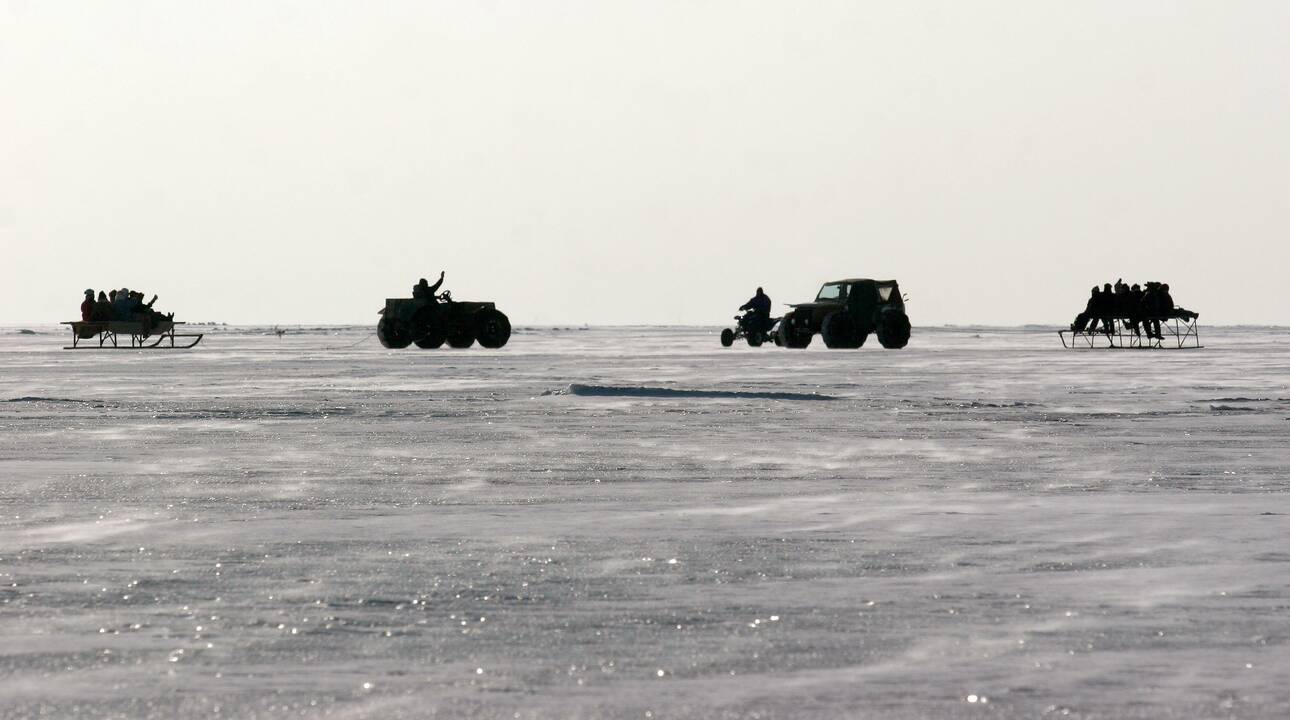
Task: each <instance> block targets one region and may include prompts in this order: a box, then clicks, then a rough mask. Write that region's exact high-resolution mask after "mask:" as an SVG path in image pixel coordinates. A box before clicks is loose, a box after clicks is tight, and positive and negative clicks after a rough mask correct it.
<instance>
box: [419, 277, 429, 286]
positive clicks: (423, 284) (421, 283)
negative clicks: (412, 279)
mask: <svg viewBox="0 0 1290 720" xmlns="http://www.w3.org/2000/svg"><path fill="white" fill-rule="evenodd" d="M417 284H418V285H421V286H428V285H429V284H430V283H428V282H426V279H425V278H421V281H420V282H418V283H417Z"/></svg>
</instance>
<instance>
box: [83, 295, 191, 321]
mask: <svg viewBox="0 0 1290 720" xmlns="http://www.w3.org/2000/svg"><path fill="white" fill-rule="evenodd" d="M155 302H157V296H156V295H153V296H152V299H151V300H149V301H148V302H144V301H143V293H141V292H138V291H135V290H131V289H129V288H121V289H120V290H111V291H109V292H103V291H102V290H100V291H99V294H98V297H97V298H95V296H94V291H93V290H86V291H85V301H84V302H82V303H81V320H83V321H85V322H109V321H118V322H137V323H142V324H143V327H144V329H145V330H147V329H149V328H152V327H155V326H156V325H157V323H160V322H163V321H169V320H173V319H174V313H170V314H166V313H161V312H157V311H156V310H153V309H152V305H153V303H155Z"/></svg>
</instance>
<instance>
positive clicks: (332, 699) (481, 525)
mask: <svg viewBox="0 0 1290 720" xmlns="http://www.w3.org/2000/svg"><path fill="white" fill-rule="evenodd" d="M34 329H35V330H36V334H34V335H31V334H20V333H19V332H18V329H17V328H11V329H7V330H2V331H0V717H4V718H27V717H33V716H36V715H38V714H40V713H45V714H47V715H49V716H52V717H95V718H98V717H129V718H139V717H156V718H175V717H216V716H219V717H235V718H254V717H286V716H290V717H345V718H356V717H371V718H399V717H430V716H438V717H445V718H458V717H486V718H494V717H499V718H502V717H504V718H512V717H521V718H527V717H540V718H579V717H584V718H601V717H607V718H618V717H622V718H646V717H653V718H689V717H727V718H743V717H748V718H753V717H758V718H790V717H791V718H798V717H820V718H834V717H860V718H977V717H981V718H987V717H988V718H1043V717H1055V718H1070V717H1080V718H1094V717H1096V718H1204V717H1224V718H1225V717H1233V718H1283V717H1285V716H1286V714H1287V708H1290V685H1288V684H1287V683H1286V682H1285V677H1286V672H1287V668H1290V548H1288V547H1287V537H1290V523H1287V517H1290V476H1288V472H1287V471H1288V470H1290V450H1288V449H1287V440H1288V439H1290V387H1288V383H1290V344H1288V343H1287V339H1286V334H1285V332H1284V331H1280V330H1275V329H1245V330H1221V331H1213V332H1211V331H1208V330H1207V331H1206V332H1205V333H1204V334H1203V335H1202V339H1203V341H1204V342H1205V344H1206V345H1207V346H1208V347H1207V349H1205V350H1201V351H1188V352H1174V353H1151V352H1114V351H1065V350H1062V348H1061V346H1060V344H1059V342H1058V340H1057V337H1056V336H1055V335H1054V334H1051V333H1040V332H1025V331H996V330H989V329H970V330H962V329H960V330H948V329H947V330H927V329H917V330H916V331H915V335H914V340H913V342H912V343H911V345H910V347H909V348H907V349H905V350H902V351H898V352H895V351H883V350H881V349H880V348H877V347H866V348H864V349H861V350H858V351H827V350H825V349H823V348H822V347H818V346H816V347H812V348H810V349H809V350H806V351H791V350H783V349H778V348H773V347H765V348H761V349H751V348H747V347H743V346H736V347H734V348H731V349H729V350H724V349H722V348H721V347H720V346H719V344H718V340H717V335H716V331H715V330H696V329H664V328H636V329H595V328H593V329H590V330H583V331H557V330H549V329H548V330H533V329H524V328H520V329H518V330H517V331H516V333H515V335H514V337H513V338H512V340H511V343H510V344H509V345H508V346H507V347H506V348H504V349H502V350H500V351H483V350H480V349H478V348H475V349H472V350H467V351H451V350H439V351H419V350H416V349H415V348H410V349H408V350H403V351H387V350H384V349H382V348H381V347H380V346H379V345H378V344H377V343H376V341H375V339H374V338H372V337H371V332H372V331H371V329H370V328H356V329H349V330H341V331H336V330H328V329H312V330H308V331H303V332H297V331H296V330H294V329H292V330H290V331H289V334H287V335H286V336H285V337H283V338H278V337H276V336H275V335H273V334H271V333H268V330H267V329H264V328H260V329H249V330H238V329H220V330H219V331H216V332H212V333H211V334H209V335H208V336H207V337H206V339H205V340H204V341H203V342H202V344H201V345H200V346H198V347H197V348H196V349H194V350H192V351H189V352H183V353H178V352H157V353H151V354H147V353H137V352H133V351H130V352H116V353H91V352H85V353H81V352H64V351H61V350H59V349H58V348H59V347H61V344H62V342H63V340H64V338H63V336H62V332H60V331H58V330H56V329H54V328H47V327H43V328H34ZM817 345H818V343H817ZM829 398H832V399H829Z"/></svg>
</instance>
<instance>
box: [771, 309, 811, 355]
mask: <svg viewBox="0 0 1290 720" xmlns="http://www.w3.org/2000/svg"><path fill="white" fill-rule="evenodd" d="M812 334H813V333H811V332H810V331H809V330H807V331H805V332H802V331H798V330H794V329H793V317H792V316H791V315H785V316H784V319H783V320H780V321H779V333H778V335H779V338H778V340H779V345H780V346H781V347H786V348H795V349H798V350H801V349H803V348H805V347H806V346H808V345H810V344H811V335H812Z"/></svg>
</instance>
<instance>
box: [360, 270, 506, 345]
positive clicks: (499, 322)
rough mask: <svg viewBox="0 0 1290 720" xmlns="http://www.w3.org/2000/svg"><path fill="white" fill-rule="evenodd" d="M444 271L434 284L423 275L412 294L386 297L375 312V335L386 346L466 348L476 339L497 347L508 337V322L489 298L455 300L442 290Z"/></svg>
mask: <svg viewBox="0 0 1290 720" xmlns="http://www.w3.org/2000/svg"><path fill="white" fill-rule="evenodd" d="M442 284H443V273H439V281H438V282H436V283H435V284H434V285H430V284H429V283H427V282H426V280H425V278H421V281H420V282H418V283H417V284H416V285H414V286H413V287H412V298H411V299H408V298H387V299H386V301H385V307H384V308H382V309H381V310H379V311H378V312H379V313H380V315H381V320H380V321H379V322H378V323H377V324H376V337H377V339H379V340H380V341H381V345H383V346H385V347H387V348H405V347H407V346H408V345H413V344H415V345H416V346H417V347H419V348H422V349H433V348H438V347H441V346H442V345H443V344H444V343H445V342H446V343H448V346H449V347H454V348H468V347H470V346H471V345H474V344H475V341H477V340H478V341H479V344H480V345H482V346H483V347H486V348H499V347H502V346H503V345H505V344H506V342H507V340H510V337H511V322H510V320H509V319H508V318H507V317H506V315H505V314H503V313H502V311H500V310H498V309H497V306H496V305H495V304H494V303H491V302H458V301H454V300H453V299H452V293H451V292H449V291H447V290H445V291H444V292H443V293H441V294H439V295H436V294H435V291H437V290H438V289H439V286H441V285H442Z"/></svg>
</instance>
